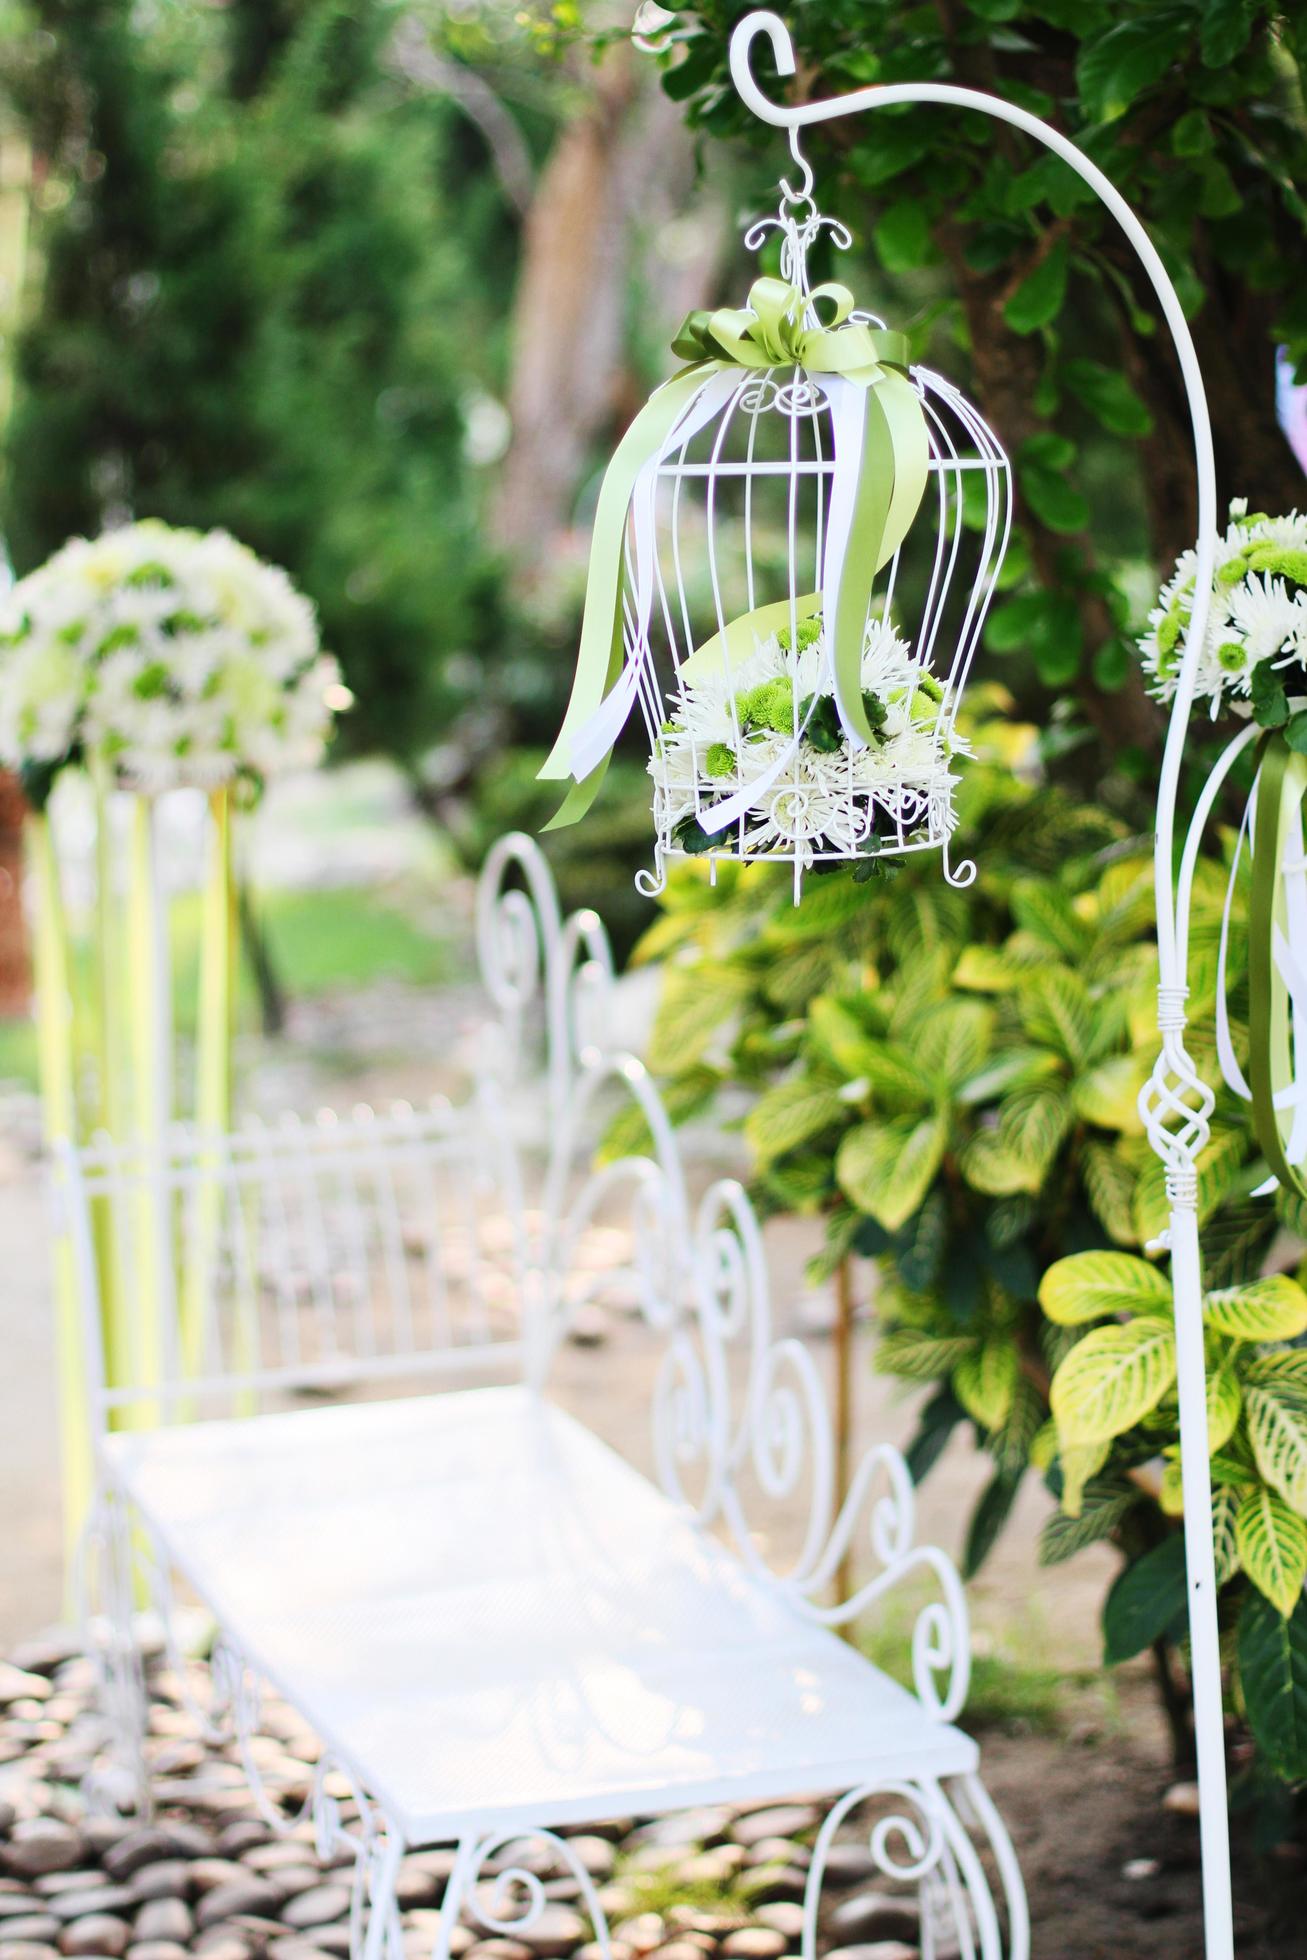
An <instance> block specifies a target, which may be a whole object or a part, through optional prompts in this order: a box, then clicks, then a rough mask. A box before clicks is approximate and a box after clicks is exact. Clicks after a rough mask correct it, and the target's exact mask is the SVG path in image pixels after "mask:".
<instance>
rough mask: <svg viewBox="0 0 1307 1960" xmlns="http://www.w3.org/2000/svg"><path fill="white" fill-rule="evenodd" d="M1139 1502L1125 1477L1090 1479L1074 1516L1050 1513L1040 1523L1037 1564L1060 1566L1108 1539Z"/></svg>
mask: <svg viewBox="0 0 1307 1960" xmlns="http://www.w3.org/2000/svg"><path fill="white" fill-rule="evenodd" d="M1142 1498H1143V1492H1142V1491H1141V1490H1139V1489H1138V1488H1137V1487H1136V1486H1135V1485H1134V1484H1132V1483H1131V1482H1130V1480H1129V1479H1128V1478H1127V1477H1119V1476H1118V1477H1113V1476H1107V1477H1093V1478H1091V1479H1090V1481H1089V1482H1088V1483H1087V1484H1086V1485H1085V1488H1084V1491H1083V1493H1082V1494H1081V1495H1080V1498H1079V1502H1078V1505H1077V1511H1076V1514H1075V1515H1074V1516H1072V1515H1070V1514H1069V1513H1068V1512H1067V1511H1065V1510H1061V1511H1054V1512H1053V1514H1052V1516H1051V1517H1049V1518H1046V1519H1045V1520H1044V1526H1043V1529H1042V1531H1041V1532H1040V1534H1039V1563H1040V1564H1041V1565H1060V1564H1061V1563H1062V1561H1063V1559H1068V1558H1072V1557H1074V1555H1075V1554H1076V1553H1077V1552H1080V1551H1083V1550H1084V1548H1085V1546H1086V1545H1094V1544H1097V1543H1098V1541H1099V1540H1100V1539H1102V1538H1109V1537H1110V1536H1111V1534H1112V1533H1113V1532H1114V1531H1115V1530H1116V1528H1117V1526H1118V1525H1119V1524H1120V1522H1121V1520H1122V1518H1123V1517H1124V1516H1125V1515H1126V1513H1127V1511H1132V1510H1133V1509H1134V1507H1135V1505H1136V1504H1138V1503H1139V1502H1140V1501H1141V1500H1142Z"/></svg>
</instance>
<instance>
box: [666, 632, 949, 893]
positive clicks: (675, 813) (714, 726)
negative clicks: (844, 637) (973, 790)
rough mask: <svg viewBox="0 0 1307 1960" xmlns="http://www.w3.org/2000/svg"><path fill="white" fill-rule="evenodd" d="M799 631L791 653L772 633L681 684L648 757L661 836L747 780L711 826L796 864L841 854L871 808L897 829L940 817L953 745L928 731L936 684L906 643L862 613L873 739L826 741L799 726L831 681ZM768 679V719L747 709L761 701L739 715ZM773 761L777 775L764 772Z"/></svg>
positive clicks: (866, 824)
mask: <svg viewBox="0 0 1307 1960" xmlns="http://www.w3.org/2000/svg"><path fill="white" fill-rule="evenodd" d="M808 632H809V639H808V644H806V645H801V646H800V647H799V648H798V649H797V651H795V650H791V649H790V648H789V647H787V646H784V645H782V644H781V641H780V639H779V638H778V637H776V636H774V635H773V636H772V637H771V638H769V639H768V640H766V641H764V642H761V643H760V644H759V645H758V646H757V647H756V648H755V650H754V652H753V653H752V654H750V655H749V656H748V658H747V659H745V660H743V661H741V662H739V663H737V664H736V665H735V666H733V667H731V668H729V669H726V668H725V667H724V666H723V668H722V669H721V670H718V671H715V672H712V673H710V674H707V675H705V676H704V677H703V678H702V679H695V680H693V681H690V682H687V683H686V684H685V685H684V686H683V689H682V693H681V696H680V698H679V699H678V700H677V701H675V702H674V704H673V706H672V711H671V716H670V719H669V721H668V722H667V724H666V725H665V726H664V728H663V730H662V732H661V734H660V736H659V738H658V745H657V749H656V751H655V754H654V756H653V758H652V760H651V762H650V765H649V766H650V771H651V773H652V775H653V776H654V778H655V781H656V783H657V786H658V792H659V795H658V814H659V819H660V823H661V826H662V828H663V830H664V833H665V834H669V833H670V832H672V831H674V830H675V829H676V827H677V826H678V825H679V824H680V823H681V822H682V821H683V820H684V819H685V818H686V817H688V816H691V815H698V814H700V813H701V812H702V810H703V808H704V807H705V805H710V804H712V803H715V802H717V801H718V800H719V799H720V798H721V797H722V796H725V795H729V794H733V793H735V792H736V791H738V790H741V789H744V790H746V791H747V790H748V789H749V788H750V786H751V785H753V784H757V785H759V789H758V794H757V800H756V802H755V803H754V804H753V805H752V806H751V807H750V808H749V809H748V811H747V814H746V815H745V817H744V818H743V820H742V822H741V823H740V824H738V825H737V826H736V827H735V829H734V830H733V831H732V832H730V833H728V834H727V835H725V836H723V839H722V843H723V847H724V848H726V849H731V848H734V847H739V848H742V849H743V850H744V852H745V853H746V854H748V853H765V852H767V851H773V850H774V851H782V852H784V853H786V854H787V855H790V854H792V855H794V856H795V857H797V858H798V860H799V861H800V863H802V864H804V865H808V864H810V863H811V862H812V861H813V859H814V858H815V857H816V856H818V855H819V854H820V855H831V854H835V855H840V856H853V855H855V854H856V853H857V852H858V851H859V850H860V849H861V848H862V847H864V846H865V844H866V841H867V839H868V837H869V836H870V834H871V833H872V831H873V830H874V829H875V828H876V825H877V821H878V817H877V811H878V810H879V811H880V812H881V813H882V816H884V815H889V816H890V817H891V819H892V818H894V817H896V816H902V817H903V819H904V822H903V832H904V834H905V835H906V834H907V833H908V832H910V831H914V830H916V829H918V828H919V827H920V826H921V825H922V824H923V823H924V822H925V821H926V820H927V818H928V817H929V818H930V819H931V820H932V821H936V820H941V819H942V821H943V827H944V828H946V829H948V828H951V827H952V814H951V803H950V799H949V792H950V790H951V788H952V785H953V782H954V780H955V778H954V777H953V776H952V775H951V774H950V773H949V769H948V757H949V755H950V754H951V753H952V752H953V751H954V750H955V749H956V748H957V747H959V746H960V745H959V744H958V743H956V742H955V741H954V740H953V738H952V737H951V736H950V737H948V738H946V737H945V736H944V734H943V732H942V731H941V730H940V728H939V726H938V722H939V704H938V701H937V698H936V697H937V695H938V688H937V687H936V685H935V683H934V682H933V681H931V680H930V678H929V676H928V675H926V674H925V673H924V672H923V669H922V666H921V664H920V663H919V662H918V661H917V660H916V659H915V658H914V656H913V653H912V650H911V648H910V647H909V646H908V644H907V642H906V641H904V640H903V639H902V638H901V637H900V636H899V634H898V633H897V632H896V631H895V629H894V627H893V626H892V624H890V623H889V622H887V621H879V620H873V621H871V622H869V624H868V628H867V636H866V642H865V646H864V651H863V660H862V676H861V678H862V686H863V688H864V690H866V691H867V692H869V693H874V694H875V695H876V697H877V699H878V700H879V701H880V703H881V706H882V708H883V710H884V720H883V722H882V724H881V726H880V728H879V729H878V731H877V732H878V739H877V740H876V741H875V742H873V743H872V744H871V745H870V746H869V747H867V748H865V749H860V750H855V749H853V748H852V746H851V745H850V744H849V743H848V742H847V741H845V740H839V741H838V742H837V744H836V746H835V747H833V748H829V747H826V746H818V744H817V743H816V742H814V741H813V740H811V739H809V737H808V736H807V734H806V728H807V726H808V720H810V719H811V714H812V710H811V709H809V711H808V720H805V719H803V711H804V708H805V704H806V703H808V702H809V701H810V699H811V698H812V697H816V698H817V700H818V701H819V702H820V700H821V699H822V698H823V697H824V698H827V699H829V698H830V697H831V696H832V694H833V687H834V684H833V679H832V675H831V671H830V663H829V659H828V656H827V651H826V645H825V637H824V634H823V633H822V632H821V631H820V630H818V631H816V633H815V634H813V632H812V629H811V628H809V629H808ZM787 637H788V636H787ZM773 683H785V684H786V685H784V686H783V687H781V688H779V689H778V693H777V700H776V702H775V704H774V709H773V712H774V713H775V716H776V720H777V721H778V722H779V725H771V723H770V722H768V723H764V724H759V723H758V722H756V721H755V720H753V719H752V717H753V716H754V715H755V714H757V713H759V712H761V711H760V710H759V709H758V708H756V707H750V709H749V712H748V714H745V713H744V707H743V704H744V703H745V702H746V700H747V697H749V696H750V695H753V696H754V697H755V700H756V698H757V696H758V694H759V691H761V690H765V689H766V688H767V687H768V686H769V685H770V684H773ZM764 698H765V696H764ZM778 763H783V765H784V766H783V768H782V770H781V774H780V776H779V777H777V778H775V779H774V780H770V781H764V779H767V778H771V777H772V776H773V772H774V770H775V768H776V765H777V764H778ZM943 813H947V814H946V815H944V814H943Z"/></svg>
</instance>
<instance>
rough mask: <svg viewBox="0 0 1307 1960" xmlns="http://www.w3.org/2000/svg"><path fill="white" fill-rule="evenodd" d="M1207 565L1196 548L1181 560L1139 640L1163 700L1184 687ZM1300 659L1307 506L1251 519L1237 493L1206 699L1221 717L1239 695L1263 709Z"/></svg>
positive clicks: (1219, 573) (1201, 666)
mask: <svg viewBox="0 0 1307 1960" xmlns="http://www.w3.org/2000/svg"><path fill="white" fill-rule="evenodd" d="M1197 565H1198V560H1197V553H1196V552H1194V551H1192V550H1190V551H1186V552H1183V553H1182V554H1181V556H1180V557H1179V558H1178V559H1177V561H1176V565H1175V570H1174V571H1173V572H1172V574H1171V577H1170V578H1169V579H1168V580H1167V582H1166V584H1165V585H1164V586H1163V587H1162V590H1161V592H1160V593H1159V595H1158V601H1157V604H1156V606H1155V607H1154V608H1153V610H1152V612H1150V613H1149V615H1148V628H1147V631H1146V632H1145V633H1144V634H1143V636H1142V638H1141V639H1140V641H1139V651H1140V654H1141V656H1142V660H1143V666H1144V672H1145V673H1146V675H1147V676H1148V684H1149V692H1150V693H1152V694H1154V695H1156V697H1157V698H1158V700H1160V701H1169V700H1170V699H1171V697H1172V696H1173V695H1174V693H1175V687H1176V679H1177V676H1178V673H1179V667H1180V655H1181V653H1182V651H1183V648H1184V638H1185V633H1186V631H1187V630H1188V626H1189V617H1190V611H1191V608H1192V606H1193V595H1194V579H1195V576H1196V573H1197ZM1295 666H1296V667H1307V513H1305V514H1302V515H1300V514H1299V513H1298V512H1297V511H1291V512H1290V513H1289V515H1288V516H1287V517H1268V516H1266V515H1265V513H1263V512H1256V513H1254V514H1253V515H1252V516H1249V514H1248V505H1247V500H1246V499H1245V498H1237V499H1236V500H1235V501H1234V502H1233V503H1232V504H1231V505H1230V523H1229V527H1228V528H1227V530H1226V531H1225V534H1224V535H1223V536H1222V537H1221V538H1220V539H1219V540H1218V541H1217V550H1216V570H1215V576H1214V579H1213V585H1212V608H1211V613H1210V615H1209V617H1208V623H1207V632H1206V634H1205V636H1204V641H1203V647H1202V652H1201V653H1200V655H1199V659H1198V676H1197V684H1196V688H1195V695H1196V698H1198V699H1202V700H1209V701H1210V702H1211V704H1212V713H1213V715H1216V714H1217V713H1218V712H1219V711H1220V708H1221V707H1222V705H1223V704H1226V703H1228V702H1231V701H1233V702H1236V703H1237V702H1239V701H1244V702H1251V703H1252V704H1253V705H1254V708H1256V707H1257V705H1258V702H1259V701H1260V700H1264V699H1266V698H1269V697H1276V696H1279V695H1280V694H1281V693H1282V691H1283V683H1282V676H1281V670H1283V669H1286V668H1292V667H1295ZM1299 691H1302V690H1299ZM1277 712H1278V711H1277ZM1261 718H1262V717H1261V715H1260V714H1259V716H1258V719H1261Z"/></svg>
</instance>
